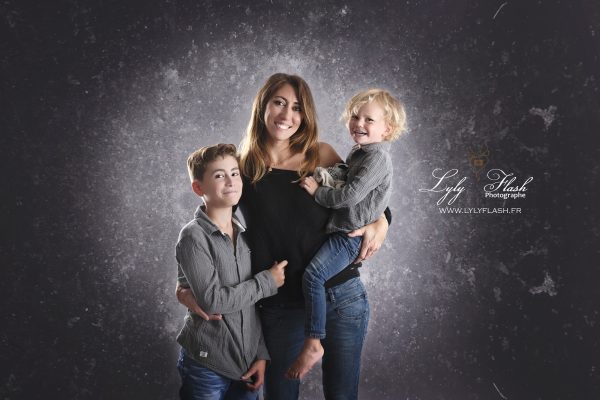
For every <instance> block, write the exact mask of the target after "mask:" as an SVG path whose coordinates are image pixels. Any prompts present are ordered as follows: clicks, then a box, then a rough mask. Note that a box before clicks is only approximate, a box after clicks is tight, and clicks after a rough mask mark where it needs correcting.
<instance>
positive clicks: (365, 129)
mask: <svg viewBox="0 0 600 400" xmlns="http://www.w3.org/2000/svg"><path fill="white" fill-rule="evenodd" d="M348 130H349V131H350V136H352V139H353V140H354V141H355V142H356V143H357V144H360V145H364V144H371V143H379V142H383V141H384V140H385V139H386V138H387V137H388V135H389V133H390V127H389V125H388V123H387V121H386V120H385V111H384V110H383V108H382V107H381V106H380V105H379V104H377V103H375V102H370V103H366V104H363V105H362V106H361V107H360V108H359V109H358V111H357V112H356V114H352V115H351V116H350V120H349V121H348Z"/></svg>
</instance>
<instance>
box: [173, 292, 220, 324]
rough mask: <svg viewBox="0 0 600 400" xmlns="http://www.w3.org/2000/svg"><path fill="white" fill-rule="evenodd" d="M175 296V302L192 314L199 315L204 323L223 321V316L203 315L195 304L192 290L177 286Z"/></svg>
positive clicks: (201, 310) (202, 311)
mask: <svg viewBox="0 0 600 400" xmlns="http://www.w3.org/2000/svg"><path fill="white" fill-rule="evenodd" d="M175 294H176V295H177V300H178V301H179V302H180V303H181V304H183V305H184V306H186V307H187V308H189V309H190V310H191V311H192V312H193V313H194V314H197V315H199V316H200V318H202V319H204V320H206V321H213V320H219V319H223V316H222V315H221V314H210V315H209V314H207V313H205V312H204V310H203V309H202V308H200V306H199V305H198V303H197V302H196V298H195V297H194V293H193V292H192V289H190V288H185V287H183V286H179V285H177V289H175Z"/></svg>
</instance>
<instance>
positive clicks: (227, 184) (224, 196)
mask: <svg viewBox="0 0 600 400" xmlns="http://www.w3.org/2000/svg"><path fill="white" fill-rule="evenodd" d="M200 187H201V188H202V192H203V197H204V200H205V202H206V203H207V205H208V206H209V207H213V208H217V207H218V208H224V207H232V206H234V205H236V204H237V203H238V201H240V196H241V195H242V177H241V175H240V168H239V165H238V162H237V160H236V159H235V158H233V157H232V156H225V157H223V158H217V159H216V160H215V161H213V162H211V163H210V164H208V168H206V171H204V176H203V177H202V181H200Z"/></svg>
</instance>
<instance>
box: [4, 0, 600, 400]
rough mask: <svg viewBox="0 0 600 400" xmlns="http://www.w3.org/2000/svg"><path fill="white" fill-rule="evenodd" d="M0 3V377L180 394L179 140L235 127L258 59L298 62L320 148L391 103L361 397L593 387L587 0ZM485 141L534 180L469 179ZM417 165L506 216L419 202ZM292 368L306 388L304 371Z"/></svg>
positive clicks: (50, 392) (599, 17) (592, 69)
mask: <svg viewBox="0 0 600 400" xmlns="http://www.w3.org/2000/svg"><path fill="white" fill-rule="evenodd" d="M0 15H1V16H2V24H1V29H2V38H3V39H2V42H1V44H0V46H1V47H0V60H1V67H0V68H1V71H2V88H1V90H2V96H1V102H2V103H1V104H2V112H1V114H0V118H1V122H2V135H1V137H0V144H1V148H2V154H3V156H2V160H1V163H2V164H1V165H2V172H3V173H2V176H1V178H0V179H1V185H2V188H3V189H2V198H3V201H2V205H1V211H2V213H1V218H2V246H1V248H0V251H1V253H0V256H1V257H2V258H1V259H2V276H3V279H2V283H1V284H0V288H1V290H0V297H1V299H2V302H1V304H0V312H1V314H0V315H1V316H2V324H1V326H2V328H1V336H0V360H1V368H2V372H1V374H0V379H1V381H0V385H1V387H0V394H1V395H2V398H3V399H36V398H61V399H67V398H68V399H105V398H110V399H138V398H139V399H142V398H144V399H170V398H174V397H175V396H176V392H177V388H178V375H177V373H176V369H175V361H176V356H177V351H178V348H177V345H176V343H175V341H174V338H175V335H176V333H177V331H178V329H179V327H180V324H181V322H182V317H183V314H184V310H183V308H182V307H181V306H180V305H179V304H178V303H177V302H176V301H175V298H174V281H175V271H176V270H175V263H174V249H173V246H174V243H175V240H176V236H177V233H178V231H179V229H180V227H181V226H182V225H183V224H184V223H185V222H186V221H187V220H188V219H190V218H191V216H192V212H193V208H194V206H195V204H196V199H195V198H194V196H193V195H192V194H191V192H190V190H189V189H188V182H187V177H186V172H185V157H186V156H187V154H188V153H190V152H191V151H192V150H194V149H196V148H197V147H199V146H201V145H205V144H208V143H214V142H232V143H236V144H237V143H239V141H240V139H241V137H242V134H243V130H244V128H245V124H246V122H247V120H248V118H249V114H250V106H251V101H252V98H253V96H254V94H255V93H256V91H257V90H258V88H259V87H260V85H261V84H262V83H263V82H264V80H265V79H266V78H267V77H268V76H269V75H270V74H272V73H274V72H278V71H283V72H289V73H297V74H299V75H301V76H302V77H304V78H305V79H306V80H307V81H308V83H309V84H310V86H311V88H312V90H313V94H314V96H315V99H316V102H317V109H318V115H319V124H320V125H319V126H320V132H321V137H322V140H324V141H327V142H329V143H331V144H333V145H334V147H335V148H336V149H337V150H338V152H339V153H340V154H342V155H343V154H346V153H347V151H348V150H349V149H350V140H349V138H348V137H347V135H346V132H345V129H344V127H343V125H342V123H341V122H340V121H339V115H340V113H341V111H342V107H343V105H344V102H345V101H346V100H347V99H348V98H349V97H350V96H351V95H352V94H353V93H355V92H356V91H357V90H359V89H363V88H366V87H369V86H380V87H384V88H387V89H389V90H390V91H391V92H393V93H394V94H396V95H397V96H398V97H400V98H401V99H402V100H403V101H404V102H405V104H406V106H407V112H408V118H409V127H410V130H409V134H408V135H406V136H405V137H403V138H402V139H400V140H399V141H398V142H395V143H394V145H393V155H394V163H395V180H394V185H395V189H394V194H393V198H392V202H391V204H390V208H391V210H392V213H393V215H394V220H393V223H392V226H391V229H390V233H389V235H388V238H387V240H386V243H385V246H384V247H383V248H382V250H381V251H380V252H379V253H378V254H377V255H376V256H375V257H374V258H373V259H372V260H371V261H370V262H368V264H367V265H365V267H364V268H363V270H362V273H363V278H364V281H365V282H366V284H367V286H368V291H369V296H370V301H371V306H372V319H371V321H370V325H369V333H368V336H367V342H366V346H365V349H364V352H363V368H362V377H361V383H360V398H361V399H366V400H373V399H377V400H383V399H460V400H462V399H511V400H513V399H527V400H529V399H595V398H598V397H599V396H600V378H599V368H600V354H599V353H600V352H599V349H598V346H599V337H600V335H599V334H600V332H599V328H598V326H599V324H600V316H599V314H598V313H599V311H600V306H599V301H598V300H599V296H598V294H597V282H598V279H600V271H599V267H600V263H599V262H598V249H599V246H598V243H599V231H598V226H599V218H598V216H599V215H598V211H597V204H598V178H599V175H600V172H599V169H598V163H597V160H598V159H599V157H600V154H599V153H600V152H599V147H598V144H597V143H598V140H597V139H596V138H595V135H597V133H598V129H599V128H600V114H599V112H598V110H599V106H600V101H599V98H600V96H599V93H598V79H599V78H600V77H599V76H598V71H600V68H599V66H600V62H599V60H598V56H599V55H600V39H599V38H600V6H599V5H598V3H597V2H594V1H591V0H589V1H588V0H585V1H584V0H579V1H546V0H544V1H535V2H534V1H508V2H502V1H483V0H472V1H464V0H458V1H451V2H449V1H437V2H434V1H429V2H428V1H418V0H417V1H402V2H394V1H376V2H368V3H367V2H359V1H354V0H352V1H345V2H342V1H330V2H318V1H294V2H288V1H279V0H271V1H262V0H261V1H255V2H252V3H250V2H247V3H228V2H211V1H198V2H192V1H170V2H167V1H165V2H156V1H144V2H142V1H137V2H136V1H133V2H116V1H100V0H98V1H91V0H88V1H77V2H74V1H62V2H54V4H50V3H46V2H37V3H35V2H28V1H25V2H22V1H15V0H6V1H3V2H2V4H0ZM486 146H487V147H486ZM484 148H487V149H488V150H489V156H488V157H487V165H486V166H485V168H484V173H485V172H486V171H487V170H489V169H491V168H500V169H503V170H504V171H506V172H511V173H514V174H515V176H516V177H517V181H516V182H515V184H516V183H522V182H523V181H524V180H525V179H526V178H527V177H530V176H531V177H533V178H534V179H533V181H532V182H530V183H529V184H528V186H527V192H526V194H527V197H526V198H525V199H509V200H506V201H504V200H500V199H489V198H484V197H483V196H482V193H483V192H482V187H483V185H484V183H485V177H484V176H483V175H482V179H481V180H480V181H479V182H478V181H477V180H476V179H475V175H474V173H473V171H472V170H471V166H470V164H469V158H468V157H469V149H471V150H472V151H477V150H479V149H484ZM435 168H441V169H443V170H449V169H453V168H456V169H458V170H459V174H458V175H459V176H464V177H466V178H467V179H466V181H465V182H464V184H463V186H464V187H465V192H464V193H463V194H461V195H460V196H459V198H458V199H457V201H456V202H455V203H454V204H453V206H454V207H477V208H481V207H487V208H494V207H510V208H513V207H519V208H521V209H522V213H521V214H444V213H441V212H440V210H439V208H438V206H437V204H436V201H437V200H438V198H439V197H440V194H434V193H425V192H419V189H420V188H428V187H431V186H432V185H433V182H434V181H433V177H432V175H431V174H432V171H433V170H434V169H435ZM456 181H457V180H455V182H454V183H456ZM302 389H303V395H302V397H303V398H304V399H314V398H320V396H321V394H320V393H321V387H320V375H319V371H318V370H315V371H313V372H311V374H310V376H309V378H308V379H307V381H306V382H305V383H304V384H303V387H302Z"/></svg>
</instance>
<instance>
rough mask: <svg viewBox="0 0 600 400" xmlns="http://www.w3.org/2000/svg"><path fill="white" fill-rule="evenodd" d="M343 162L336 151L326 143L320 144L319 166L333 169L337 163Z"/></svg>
mask: <svg viewBox="0 0 600 400" xmlns="http://www.w3.org/2000/svg"><path fill="white" fill-rule="evenodd" d="M340 162H342V159H341V157H340V156H339V154H338V153H336V151H335V149H334V148H333V147H332V146H331V145H330V144H329V143H325V142H319V166H320V167H325V168H327V167H332V166H334V165H335V164H337V163H340Z"/></svg>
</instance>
